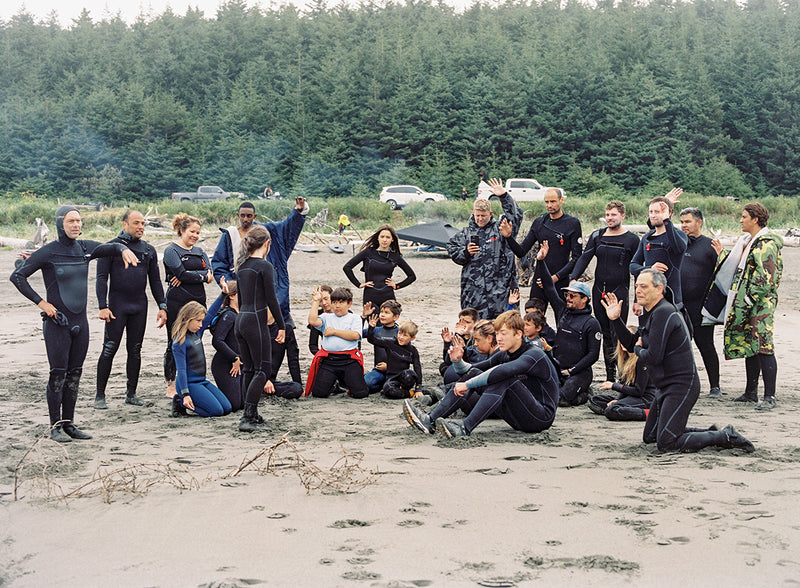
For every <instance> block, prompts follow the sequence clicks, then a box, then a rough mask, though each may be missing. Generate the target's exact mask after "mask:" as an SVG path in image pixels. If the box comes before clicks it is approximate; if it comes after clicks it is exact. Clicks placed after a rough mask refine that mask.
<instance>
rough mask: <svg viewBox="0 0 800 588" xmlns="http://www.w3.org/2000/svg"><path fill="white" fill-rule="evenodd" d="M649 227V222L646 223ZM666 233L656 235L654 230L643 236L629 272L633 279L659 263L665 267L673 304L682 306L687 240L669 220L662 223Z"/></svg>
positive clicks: (684, 234)
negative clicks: (682, 279) (682, 282)
mask: <svg viewBox="0 0 800 588" xmlns="http://www.w3.org/2000/svg"><path fill="white" fill-rule="evenodd" d="M647 224H648V226H650V221H649V220H648V221H647ZM664 227H665V228H666V231H664V232H663V233H661V234H660V235H656V231H655V229H652V230H651V231H650V232H648V233H647V234H645V236H644V237H642V240H641V241H640V242H639V248H638V249H637V250H636V253H635V254H634V256H633V259H632V260H631V265H630V271H631V275H633V277H634V279H636V278H638V277H639V274H640V273H641V271H642V270H643V269H645V268H647V267H653V265H654V264H656V263H658V262H661V263H663V264H664V265H666V266H667V271H666V272H665V273H664V275H665V276H666V278H667V286H669V288H670V290H672V294H673V297H674V300H675V304H678V305H681V304H683V296H682V295H681V263H683V254H684V253H685V252H686V245H687V243H688V241H689V238H688V237H687V236H686V233H684V232H683V231H681V230H680V229H676V228H675V225H673V224H672V222H671V221H670V220H669V219H666V220H665V221H664Z"/></svg>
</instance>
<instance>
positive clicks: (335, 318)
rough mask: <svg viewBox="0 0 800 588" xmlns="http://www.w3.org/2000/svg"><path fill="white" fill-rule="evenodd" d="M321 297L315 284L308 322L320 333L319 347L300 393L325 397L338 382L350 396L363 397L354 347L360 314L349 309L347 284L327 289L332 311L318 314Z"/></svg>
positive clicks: (361, 374) (350, 295) (361, 371)
mask: <svg viewBox="0 0 800 588" xmlns="http://www.w3.org/2000/svg"><path fill="white" fill-rule="evenodd" d="M321 300H322V290H320V288H319V287H316V288H314V291H313V292H312V293H311V309H310V310H309V311H308V324H309V325H311V326H312V327H314V328H315V329H317V330H318V331H320V332H321V333H322V348H321V349H320V350H319V351H318V352H317V354H316V355H315V356H314V360H313V361H312V362H311V368H310V369H309V371H308V380H307V381H306V391H305V394H304V396H308V395H309V394H310V395H312V396H316V397H318V398H327V397H328V396H330V395H331V392H333V389H334V386H335V385H336V384H337V383H341V384H342V386H343V387H344V388H347V389H348V390H349V391H350V396H352V397H353V398H366V397H367V395H368V392H367V384H366V382H364V356H363V355H361V351H360V350H359V349H358V342H359V340H360V339H361V317H360V316H359V315H357V314H353V313H351V312H350V307H351V306H352V305H353V293H352V292H351V291H350V289H349V288H336V289H335V290H334V291H333V292H332V293H331V310H332V312H324V313H322V314H319V312H318V310H319V305H320V301H321Z"/></svg>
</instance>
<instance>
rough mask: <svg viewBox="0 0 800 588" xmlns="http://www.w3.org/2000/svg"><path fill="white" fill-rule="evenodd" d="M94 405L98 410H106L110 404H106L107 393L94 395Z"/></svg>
mask: <svg viewBox="0 0 800 588" xmlns="http://www.w3.org/2000/svg"><path fill="white" fill-rule="evenodd" d="M94 407H95V408H96V409H97V410H106V409H107V408H108V404H106V397H105V395H103V396H101V395H100V394H98V395H97V396H95V397H94Z"/></svg>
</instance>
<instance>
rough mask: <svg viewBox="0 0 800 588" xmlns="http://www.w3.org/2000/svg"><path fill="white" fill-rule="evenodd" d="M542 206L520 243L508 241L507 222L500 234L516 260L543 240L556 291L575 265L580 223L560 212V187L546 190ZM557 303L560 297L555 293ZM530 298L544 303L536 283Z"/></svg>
mask: <svg viewBox="0 0 800 588" xmlns="http://www.w3.org/2000/svg"><path fill="white" fill-rule="evenodd" d="M544 205H545V207H546V208H547V212H546V213H545V214H543V215H541V216H539V217H536V218H535V219H534V220H533V224H532V225H531V228H530V230H529V231H528V234H527V235H525V240H524V241H523V242H522V244H519V243H517V242H516V240H515V239H513V238H512V234H511V232H512V228H513V227H512V226H510V223H509V222H508V221H505V225H506V226H503V225H501V226H500V231H501V233H502V234H503V237H505V239H506V241H507V242H508V245H509V247H510V248H511V250H512V251H513V252H514V255H516V256H517V257H525V255H526V254H527V253H528V251H530V250H531V247H533V245H534V244H535V243H539V244H541V243H543V242H544V241H547V242H548V243H549V244H550V253H549V255H550V258H549V259H548V262H547V265H548V266H549V267H550V268H551V271H552V272H553V274H552V278H553V283H554V284H556V288H558V287H559V286H558V283H559V282H562V283H564V282H567V281H568V279H569V276H570V272H571V271H572V268H573V267H575V262H576V261H578V258H579V257H580V256H581V251H582V250H583V234H582V233H581V221H579V220H578V219H577V218H575V217H574V216H570V215H569V214H567V213H565V212H564V210H563V209H562V207H563V205H564V192H563V190H561V189H560V188H550V189H549V190H547V191H546V192H545V194H544ZM557 291H558V295H559V296H560V297H561V300H562V301H564V300H565V299H564V295H563V294H561V290H557ZM530 297H531V298H540V299H542V300H545V296H544V291H543V290H542V288H541V286H539V284H537V282H536V280H533V281H532V282H531V293H530ZM545 308H546V307H545Z"/></svg>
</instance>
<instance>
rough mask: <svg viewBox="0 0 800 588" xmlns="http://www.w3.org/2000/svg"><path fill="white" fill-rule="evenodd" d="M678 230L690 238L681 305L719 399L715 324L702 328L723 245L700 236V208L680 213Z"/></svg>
mask: <svg viewBox="0 0 800 588" xmlns="http://www.w3.org/2000/svg"><path fill="white" fill-rule="evenodd" d="M681 230H682V231H683V232H684V233H686V236H687V237H689V244H688V246H687V247H686V253H684V254H683V263H681V291H682V292H683V300H684V306H686V311H687V312H688V313H689V318H690V319H691V321H692V338H693V339H694V344H695V345H696V346H697V349H699V350H700V357H702V358H703V365H704V366H706V375H707V376H708V383H709V385H710V386H711V391H710V392H709V393H708V395H709V396H711V397H713V398H718V397H720V396H722V392H721V391H720V389H719V356H718V355H717V350H716V349H715V348H714V325H705V326H703V325H702V322H703V316H702V311H703V303H704V302H705V301H706V296H707V295H708V290H709V288H710V287H711V281H712V280H713V279H714V270H715V269H716V267H717V257H718V251H721V250H722V245H721V244H720V242H719V241H717V240H716V239H715V240H711V239H709V238H708V237H706V236H705V235H703V213H702V212H701V211H700V209H699V208H684V209H683V210H681ZM715 241H716V243H715Z"/></svg>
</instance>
